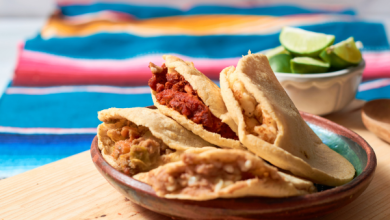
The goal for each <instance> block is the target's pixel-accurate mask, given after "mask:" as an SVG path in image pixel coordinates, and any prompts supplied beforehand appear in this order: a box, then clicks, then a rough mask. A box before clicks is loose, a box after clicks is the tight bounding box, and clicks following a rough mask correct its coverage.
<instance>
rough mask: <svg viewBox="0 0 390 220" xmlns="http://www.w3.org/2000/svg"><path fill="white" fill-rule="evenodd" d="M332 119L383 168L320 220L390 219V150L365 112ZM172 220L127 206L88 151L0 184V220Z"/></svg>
mask: <svg viewBox="0 0 390 220" xmlns="http://www.w3.org/2000/svg"><path fill="white" fill-rule="evenodd" d="M327 118H328V119H330V120H332V121H334V122H336V123H339V124H341V125H343V126H345V127H347V128H349V129H351V130H353V131H355V132H356V133H358V134H359V135H361V136H362V137H363V138H364V139H365V140H366V141H367V142H368V143H369V144H370V145H371V146H372V147H373V148H374V150H375V152H376V155H377V158H378V167H377V170H376V173H375V176H374V179H373V181H372V183H371V184H370V186H369V187H368V188H367V190H366V191H365V192H364V193H363V194H362V195H361V196H360V197H359V198H358V199H356V200H355V201H353V202H352V203H351V204H349V205H347V206H346V207H344V208H342V209H340V210H338V211H336V212H334V213H332V214H330V215H327V216H325V217H322V218H320V219H355V220H356V219H390V188H389V187H390V145H389V144H387V143H385V142H383V141H382V140H380V139H378V138H377V137H376V136H374V135H373V134H372V133H370V132H369V131H367V129H366V128H365V127H364V125H363V124H362V121H361V118H360V111H359V110H355V111H352V112H347V113H338V114H333V115H330V116H328V117H327ZM10 219H29V220H32V219H39V220H44V219H50V220H52V219H56V220H59V219H85V220H86V219H91V220H92V219H133V220H135V219H169V218H167V217H164V216H161V215H159V214H156V213H153V212H151V211H148V210H146V209H144V208H142V207H140V206H137V205H135V204H133V203H131V202H130V201H128V200H127V199H126V198H125V197H124V196H122V195H121V194H120V193H119V192H117V191H116V190H115V189H114V188H113V187H111V186H110V185H109V184H108V182H107V181H106V180H105V179H104V178H103V177H102V176H101V175H100V174H99V173H98V171H97V170H96V168H95V167H94V165H93V163H92V160H91V156H90V154H89V151H87V152H83V153H80V154H78V155H75V156H72V157H69V158H66V159H63V160H61V161H58V162H55V163H52V164H49V165H46V166H43V167H40V168H37V169H34V170H31V171H29V172H26V173H23V174H20V175H17V176H14V177H11V178H8V179H5V180H1V181H0V220H10Z"/></svg>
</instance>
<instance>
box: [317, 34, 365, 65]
mask: <svg viewBox="0 0 390 220" xmlns="http://www.w3.org/2000/svg"><path fill="white" fill-rule="evenodd" d="M320 57H321V58H322V59H323V60H324V61H326V62H328V63H330V65H331V67H332V68H335V69H344V68H347V67H349V66H354V65H357V64H359V63H360V61H362V54H361V53H360V50H359V49H358V48H357V46H356V44H355V41H354V39H353V37H350V38H348V39H347V40H345V41H341V42H340V43H338V44H335V45H332V46H330V47H328V48H326V49H325V50H323V51H322V52H321V54H320Z"/></svg>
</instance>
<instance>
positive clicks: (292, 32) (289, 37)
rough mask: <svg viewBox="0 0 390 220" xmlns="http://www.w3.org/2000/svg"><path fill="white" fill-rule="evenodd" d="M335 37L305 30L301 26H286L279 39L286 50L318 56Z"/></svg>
mask: <svg viewBox="0 0 390 220" xmlns="http://www.w3.org/2000/svg"><path fill="white" fill-rule="evenodd" d="M334 39H335V37H334V36H333V35H326V34H321V33H315V32H311V31H305V30H302V29H299V28H292V27H284V28H283V29H282V32H281V33H280V36H279V40H280V43H281V44H282V45H283V47H284V48H286V50H288V51H289V52H290V53H292V54H293V55H296V56H309V57H316V56H318V55H319V54H320V53H321V51H322V50H324V49H325V48H326V47H328V46H330V45H332V44H333V42H334Z"/></svg>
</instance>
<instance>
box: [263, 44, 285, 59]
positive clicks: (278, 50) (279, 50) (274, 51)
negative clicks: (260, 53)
mask: <svg viewBox="0 0 390 220" xmlns="http://www.w3.org/2000/svg"><path fill="white" fill-rule="evenodd" d="M279 54H290V53H289V52H288V51H287V50H286V49H284V47H283V46H279V47H275V48H273V49H270V50H268V51H267V52H266V53H265V55H266V56H267V58H268V59H270V58H272V57H273V56H276V55H279Z"/></svg>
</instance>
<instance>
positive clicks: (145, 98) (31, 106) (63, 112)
mask: <svg viewBox="0 0 390 220" xmlns="http://www.w3.org/2000/svg"><path fill="white" fill-rule="evenodd" d="M0 101H1V102H0V112H1V113H2V115H1V117H0V125H1V126H11V127H25V128H36V127H43V128H47V127H51V128H53V127H54V128H93V127H96V126H97V125H98V124H99V120H98V119H97V112H98V111H100V110H103V109H107V108H110V107H118V108H126V107H127V108H129V107H142V106H149V105H152V104H153V102H152V99H151V96H150V94H135V95H119V94H108V93H84V92H78V93H62V94H51V95H9V94H4V95H3V97H2V98H1V100H0Z"/></svg>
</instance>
